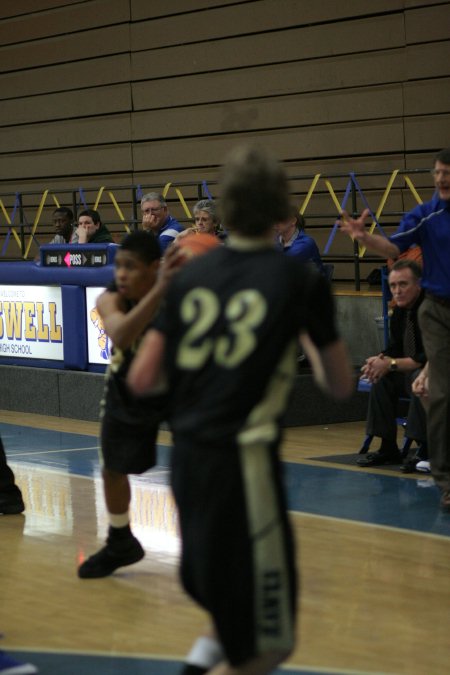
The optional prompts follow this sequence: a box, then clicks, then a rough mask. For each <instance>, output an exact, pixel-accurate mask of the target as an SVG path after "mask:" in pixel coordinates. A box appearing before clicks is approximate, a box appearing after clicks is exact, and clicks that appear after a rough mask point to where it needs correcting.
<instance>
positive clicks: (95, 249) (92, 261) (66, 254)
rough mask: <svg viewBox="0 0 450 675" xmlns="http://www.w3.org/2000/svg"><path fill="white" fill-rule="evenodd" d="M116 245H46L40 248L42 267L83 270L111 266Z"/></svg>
mask: <svg viewBox="0 0 450 675" xmlns="http://www.w3.org/2000/svg"><path fill="white" fill-rule="evenodd" d="M117 249H118V245H117V244H66V245H64V244H47V245H45V246H41V249H40V254H41V265H42V266H43V267H66V268H69V267H70V268H72V267H74V268H80V267H82V268H85V267H103V266H104V265H112V263H113V262H114V258H115V255H116V251H117Z"/></svg>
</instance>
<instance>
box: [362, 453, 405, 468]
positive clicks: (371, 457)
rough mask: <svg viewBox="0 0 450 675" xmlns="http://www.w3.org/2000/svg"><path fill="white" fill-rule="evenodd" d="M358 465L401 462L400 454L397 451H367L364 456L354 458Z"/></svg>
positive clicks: (381, 464)
mask: <svg viewBox="0 0 450 675" xmlns="http://www.w3.org/2000/svg"><path fill="white" fill-rule="evenodd" d="M356 463H357V464H358V466H383V464H401V463H402V456H401V454H400V453H399V452H398V453H391V452H390V453H387V452H381V451H380V450H378V452H368V453H367V455H365V456H364V457H359V459H357V460H356Z"/></svg>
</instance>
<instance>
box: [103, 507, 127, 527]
mask: <svg viewBox="0 0 450 675" xmlns="http://www.w3.org/2000/svg"><path fill="white" fill-rule="evenodd" d="M108 517H109V524H110V525H111V527H126V526H127V525H129V523H130V517H129V515H128V511H125V513H108Z"/></svg>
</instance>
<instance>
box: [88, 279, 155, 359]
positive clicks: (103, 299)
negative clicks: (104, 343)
mask: <svg viewBox="0 0 450 675" xmlns="http://www.w3.org/2000/svg"><path fill="white" fill-rule="evenodd" d="M164 291H165V286H164V284H159V283H156V284H155V286H153V288H151V289H150V291H148V293H146V295H144V297H143V298H142V299H141V300H139V302H138V303H137V304H136V305H135V306H134V307H133V308H132V309H131V310H130V311H129V312H126V311H125V305H124V303H123V300H122V298H121V296H120V295H119V293H116V292H111V291H105V292H104V293H102V295H101V296H100V297H99V298H98V300H97V309H98V313H99V314H100V317H101V319H102V321H103V327H104V329H105V332H106V334H107V335H108V337H109V338H111V340H112V342H113V344H114V345H116V347H119V349H127V348H128V347H130V346H131V345H132V344H133V342H134V341H135V340H136V338H137V337H139V335H141V334H142V333H143V331H144V330H145V328H146V327H147V326H148V324H149V322H150V321H151V320H152V318H153V317H154V315H155V313H156V310H157V309H158V307H159V304H160V302H161V298H162V296H163V294H164Z"/></svg>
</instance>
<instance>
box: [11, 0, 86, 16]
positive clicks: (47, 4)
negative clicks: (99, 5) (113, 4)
mask: <svg viewBox="0 0 450 675" xmlns="http://www.w3.org/2000/svg"><path fill="white" fill-rule="evenodd" d="M87 2H89V0H2V2H1V3H0V19H5V18H9V17H13V16H18V15H20V14H30V13H31V12H41V11H44V10H50V9H59V8H61V7H66V6H68V5H76V4H81V3H86V4H87Z"/></svg>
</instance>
